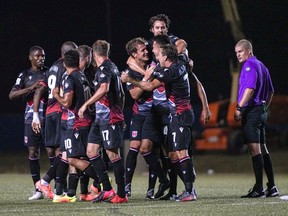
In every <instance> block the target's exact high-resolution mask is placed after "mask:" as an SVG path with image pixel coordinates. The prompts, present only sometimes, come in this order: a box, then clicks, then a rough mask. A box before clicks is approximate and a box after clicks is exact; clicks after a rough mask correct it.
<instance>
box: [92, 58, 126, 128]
mask: <svg viewBox="0 0 288 216" xmlns="http://www.w3.org/2000/svg"><path fill="white" fill-rule="evenodd" d="M93 83H94V88H95V92H96V91H97V90H98V88H99V87H100V85H101V84H102V83H108V84H109V92H108V93H107V94H106V95H105V96H104V97H102V98H101V99H100V100H99V101H97V102H96V103H95V108H96V116H95V121H96V123H97V124H100V125H105V124H115V123H117V122H122V121H124V115H123V111H122V108H123V104H124V91H123V87H122V83H121V79H120V72H119V70H118V68H117V66H116V65H115V64H114V63H113V62H112V61H111V60H110V59H107V60H105V61H104V62H103V63H102V64H101V65H100V66H99V67H98V68H97V70H96V74H95V79H94V81H93Z"/></svg>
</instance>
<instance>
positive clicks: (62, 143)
mask: <svg viewBox="0 0 288 216" xmlns="http://www.w3.org/2000/svg"><path fill="white" fill-rule="evenodd" d="M66 132H67V121H64V120H61V126H60V134H61V136H60V151H61V152H63V151H66V149H65V137H67V135H66Z"/></svg>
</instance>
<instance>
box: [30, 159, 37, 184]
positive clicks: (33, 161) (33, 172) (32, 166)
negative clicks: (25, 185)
mask: <svg viewBox="0 0 288 216" xmlns="http://www.w3.org/2000/svg"><path fill="white" fill-rule="evenodd" d="M29 167H30V173H31V177H32V180H33V183H34V185H35V184H36V182H37V181H39V180H40V164H39V158H29Z"/></svg>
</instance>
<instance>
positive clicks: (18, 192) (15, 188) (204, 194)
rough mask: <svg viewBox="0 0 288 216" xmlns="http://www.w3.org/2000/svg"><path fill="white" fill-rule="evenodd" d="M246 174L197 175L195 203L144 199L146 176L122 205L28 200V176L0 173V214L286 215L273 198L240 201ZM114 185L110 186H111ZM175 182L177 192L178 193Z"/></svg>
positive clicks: (287, 207) (284, 178) (283, 186)
mask: <svg viewBox="0 0 288 216" xmlns="http://www.w3.org/2000/svg"><path fill="white" fill-rule="evenodd" d="M253 181H254V179H253V176H252V175H247V174H214V175H207V174H200V175H198V177H197V181H196V184H195V186H196V188H197V191H198V200H197V201H195V202H186V203H180V202H173V201H150V200H147V199H145V198H144V197H145V192H146V189H147V176H145V175H140V174H137V175H136V176H135V178H134V179H133V184H132V197H131V198H130V199H129V202H128V203H126V204H119V205H114V204H110V203H97V204H93V203H90V202H80V201H79V202H76V203H52V202H51V200H49V199H47V198H45V199H43V200H37V201H28V197H29V196H30V195H31V193H32V191H33V188H32V184H31V178H30V176H29V175H28V174H0V215H1V216H2V215H11V216H12V215H23V216H33V215H45V216H46V215H47V216H48V215H53V216H57V215H75V216H76V215H77V216H82V215H83V216H84V215H91V216H92V215H166V216H169V215H177V216H183V215H197V216H202V215H205V216H206V215H213V216H214V215H221V216H223V215H277V216H278V215H288V201H282V200H280V199H279V198H278V197H277V198H261V199H243V198H242V199H241V198H239V197H240V196H241V195H242V194H243V193H246V192H247V190H248V189H249V188H250V187H251V186H252V184H253ZM276 182H277V186H278V188H279V190H280V192H281V195H283V194H288V190H287V189H288V183H287V182H288V175H284V174H280V175H277V176H276ZM113 184H114V183H113ZM182 189H183V188H182V184H181V183H179V190H178V192H181V190H182Z"/></svg>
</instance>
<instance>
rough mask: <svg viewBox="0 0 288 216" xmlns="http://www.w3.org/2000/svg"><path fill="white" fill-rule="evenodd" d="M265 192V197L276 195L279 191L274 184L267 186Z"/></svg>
mask: <svg viewBox="0 0 288 216" xmlns="http://www.w3.org/2000/svg"><path fill="white" fill-rule="evenodd" d="M265 194H266V197H276V196H278V195H279V191H278V189H277V187H276V186H275V185H274V186H273V187H271V188H269V187H268V188H267V189H266V190H265Z"/></svg>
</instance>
